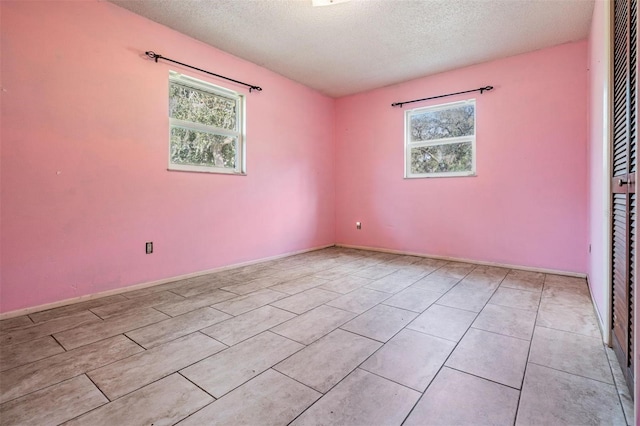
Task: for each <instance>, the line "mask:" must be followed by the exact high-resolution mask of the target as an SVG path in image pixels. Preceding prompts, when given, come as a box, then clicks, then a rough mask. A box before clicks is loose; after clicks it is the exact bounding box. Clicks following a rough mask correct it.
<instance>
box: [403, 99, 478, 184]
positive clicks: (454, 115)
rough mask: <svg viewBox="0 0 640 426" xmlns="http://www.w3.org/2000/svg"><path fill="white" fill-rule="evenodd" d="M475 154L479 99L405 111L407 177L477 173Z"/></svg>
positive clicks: (470, 174) (469, 174)
mask: <svg viewBox="0 0 640 426" xmlns="http://www.w3.org/2000/svg"><path fill="white" fill-rule="evenodd" d="M475 156H476V101H475V99H470V100H467V101H462V102H453V103H448V104H442V105H436V106H431V107H425V108H416V109H412V110H409V111H407V112H406V113H405V177H408V178H420V177H446V176H473V175H475V172H476V158H475Z"/></svg>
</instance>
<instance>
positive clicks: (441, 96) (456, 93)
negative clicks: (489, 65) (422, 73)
mask: <svg viewBox="0 0 640 426" xmlns="http://www.w3.org/2000/svg"><path fill="white" fill-rule="evenodd" d="M489 90H493V86H485V87H480V88H479V89H472V90H465V91H464V92H455V93H447V94H446V95H439V96H431V97H429V98H422V99H414V100H412V101H404V102H395V103H392V104H391V106H392V107H395V106H399V107H400V108H402V105H404V104H410V103H412V102H420V101H427V100H429V99H437V98H444V97H447V96H453V95H460V94H462V93H471V92H480V94H481V95H482V93H483V92H485V91H487V92H488V91H489Z"/></svg>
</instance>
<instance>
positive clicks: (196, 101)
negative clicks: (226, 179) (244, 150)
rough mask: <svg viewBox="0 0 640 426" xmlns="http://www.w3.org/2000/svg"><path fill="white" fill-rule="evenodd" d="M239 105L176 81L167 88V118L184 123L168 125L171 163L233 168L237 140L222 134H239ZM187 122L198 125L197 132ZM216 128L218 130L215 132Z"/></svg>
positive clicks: (233, 101)
mask: <svg viewBox="0 0 640 426" xmlns="http://www.w3.org/2000/svg"><path fill="white" fill-rule="evenodd" d="M237 108H238V102H237V100H236V99H234V98H231V97H229V98H227V97H225V96H222V95H219V94H214V93H209V92H206V91H203V90H198V89H195V88H192V87H189V86H184V85H181V84H178V83H176V82H171V83H170V85H169V117H170V118H172V119H176V120H183V121H184V122H186V123H184V127H182V125H176V124H175V122H174V124H173V125H172V126H171V139H170V161H171V163H172V164H177V165H189V166H207V167H216V168H230V169H234V168H236V166H237V164H236V161H237V160H236V158H237V155H236V154H237V149H238V138H237V137H236V136H231V135H228V134H225V133H226V132H225V131H230V132H237V131H238V122H237V120H238V114H237ZM189 123H198V124H201V125H204V126H207V127H210V129H207V128H206V127H204V128H203V127H202V126H200V127H199V128H198V129H197V130H195V129H192V128H187V127H191V126H189ZM217 129H219V130H217Z"/></svg>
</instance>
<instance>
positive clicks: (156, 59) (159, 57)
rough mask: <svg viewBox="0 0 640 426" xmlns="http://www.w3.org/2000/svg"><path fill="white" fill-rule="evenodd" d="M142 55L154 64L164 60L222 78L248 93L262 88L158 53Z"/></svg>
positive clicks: (148, 52)
mask: <svg viewBox="0 0 640 426" xmlns="http://www.w3.org/2000/svg"><path fill="white" fill-rule="evenodd" d="M144 54H145V55H147V56H148V57H150V58H151V59H154V60H155V61H156V62H158V59H164V60H165V61H169V62H173V63H174V64H178V65H182V66H184V67H187V68H191V69H194V70H197V71H200V72H204V73H207V74H210V75H213V76H216V77H218V78H223V79H225V80H229V81H233V82H234V83H238V84H242V85H243V86H247V87H248V88H249V93H251V91H252V90H256V91H258V92H262V87H260V86H254V85H253V84H248V83H243V82H241V81H238V80H234V79H233V78H229V77H225V76H223V75H220V74H216V73H213V72H210V71H207V70H203V69H202V68H197V67H193V66H191V65H187V64H183V63H182V62H178V61H174V60H173V59H169V58H167V57H165V56H162V55H160V54H158V53H155V52H153V51H151V50H149V51H147V52H144Z"/></svg>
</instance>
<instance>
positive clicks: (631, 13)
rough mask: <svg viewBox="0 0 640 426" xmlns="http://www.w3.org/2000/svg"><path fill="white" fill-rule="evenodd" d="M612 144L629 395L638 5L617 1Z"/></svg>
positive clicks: (618, 298)
mask: <svg viewBox="0 0 640 426" xmlns="http://www.w3.org/2000/svg"><path fill="white" fill-rule="evenodd" d="M613 8H614V13H613V15H614V46H613V62H614V65H613V78H614V86H613V143H612V148H613V149H612V156H611V157H612V180H611V187H612V200H611V201H612V218H613V221H612V228H611V231H612V237H613V238H612V241H613V246H612V282H613V295H612V303H613V306H612V308H613V309H612V316H613V318H612V319H613V320H612V328H613V329H612V337H613V338H612V341H613V349H614V351H615V352H616V355H617V357H618V361H619V362H620V366H621V367H622V370H623V372H624V374H625V378H626V379H627V383H628V384H629V388H630V389H631V390H632V391H633V356H634V354H633V327H634V324H633V294H634V288H633V287H634V281H635V270H634V261H635V256H636V255H635V250H636V241H635V235H636V209H637V202H636V185H635V175H636V162H637V161H636V157H637V156H636V146H637V139H638V114H637V95H638V93H637V84H636V83H637V69H638V63H637V34H638V32H637V25H638V22H637V17H638V2H637V0H615V1H614V4H613Z"/></svg>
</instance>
